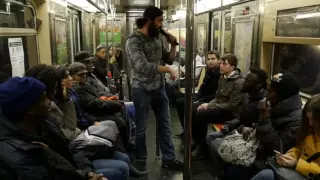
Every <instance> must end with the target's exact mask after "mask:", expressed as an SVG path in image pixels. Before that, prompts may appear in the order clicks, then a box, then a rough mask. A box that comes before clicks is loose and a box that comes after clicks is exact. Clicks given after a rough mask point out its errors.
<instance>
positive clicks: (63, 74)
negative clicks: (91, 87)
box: [54, 65, 99, 141]
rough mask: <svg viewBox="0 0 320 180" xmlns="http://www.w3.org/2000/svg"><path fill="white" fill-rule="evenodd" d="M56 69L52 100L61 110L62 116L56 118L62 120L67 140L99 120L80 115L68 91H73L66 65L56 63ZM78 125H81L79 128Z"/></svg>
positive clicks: (96, 123)
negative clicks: (56, 79)
mask: <svg viewBox="0 0 320 180" xmlns="http://www.w3.org/2000/svg"><path fill="white" fill-rule="evenodd" d="M56 71H57V75H58V77H59V81H60V83H59V84H58V85H57V91H56V95H55V98H54V102H55V104H56V105H57V106H58V108H59V109H60V110H61V111H62V112H63V118H58V119H57V120H59V119H61V120H62V121H61V122H60V124H61V127H62V132H63V133H64V135H65V136H66V138H67V139H68V140H70V141H72V140H73V139H75V138H76V137H77V136H78V135H79V134H80V132H81V130H83V129H86V128H88V127H89V126H91V125H98V124H99V122H98V121H97V119H96V118H94V117H90V115H88V116H87V117H88V119H89V120H90V122H89V121H88V120H87V119H84V117H83V116H82V117H81V115H82V114H80V113H81V111H80V112H79V110H78V109H77V108H76V104H75V102H74V98H71V97H70V93H69V92H70V91H73V90H72V78H71V76H70V75H69V72H68V70H67V67H66V66H59V65H58V66H57V67H56ZM79 116H80V117H79ZM78 127H81V129H80V128H78Z"/></svg>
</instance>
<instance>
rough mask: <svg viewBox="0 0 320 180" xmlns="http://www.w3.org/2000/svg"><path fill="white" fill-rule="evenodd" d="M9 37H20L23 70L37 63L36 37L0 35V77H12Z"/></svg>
mask: <svg viewBox="0 0 320 180" xmlns="http://www.w3.org/2000/svg"><path fill="white" fill-rule="evenodd" d="M9 38H21V39H22V44H23V52H24V70H27V69H29V67H31V66H34V65H36V64H37V63H38V57H37V49H36V47H37V46H36V37H35V36H21V37H7V36H6V37H0V57H1V61H0V72H1V75H0V76H1V77H0V78H3V76H6V77H7V78H9V77H12V66H11V59H10V53H9V45H8V41H9Z"/></svg>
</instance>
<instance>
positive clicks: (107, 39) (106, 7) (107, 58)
mask: <svg viewBox="0 0 320 180" xmlns="http://www.w3.org/2000/svg"><path fill="white" fill-rule="evenodd" d="M104 2H105V1H104ZM104 5H105V10H106V13H108V9H109V3H108V2H107V3H106V2H105V3H104ZM108 22H109V21H108V14H107V15H106V28H105V30H106V39H105V40H106V51H107V52H106V60H107V70H108V71H109V66H110V65H109V49H108V43H109V38H108V28H109V27H108ZM109 82H110V81H109ZM109 82H108V84H109ZM109 85H110V84H109ZM109 88H110V87H109Z"/></svg>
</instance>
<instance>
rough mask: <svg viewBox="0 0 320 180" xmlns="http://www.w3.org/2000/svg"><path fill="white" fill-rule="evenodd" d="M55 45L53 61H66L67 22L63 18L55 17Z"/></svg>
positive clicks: (60, 62)
mask: <svg viewBox="0 0 320 180" xmlns="http://www.w3.org/2000/svg"><path fill="white" fill-rule="evenodd" d="M54 25H55V46H56V51H55V52H52V53H53V56H54V58H53V62H55V63H57V64H66V63H68V45H67V31H66V28H67V23H66V21H65V20H63V19H58V18H56V19H55V24H54Z"/></svg>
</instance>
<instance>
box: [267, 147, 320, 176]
mask: <svg viewBox="0 0 320 180" xmlns="http://www.w3.org/2000/svg"><path fill="white" fill-rule="evenodd" d="M319 157H320V153H319V152H318V153H315V154H314V155H312V156H311V157H309V158H308V159H307V162H308V163H310V162H312V161H314V160H316V159H318V158H319ZM267 164H268V165H269V166H270V168H271V169H272V171H273V173H274V175H275V176H276V178H277V180H310V179H314V180H316V179H317V180H318V179H320V176H319V175H315V176H313V177H305V176H303V175H301V174H300V173H298V172H297V171H296V170H294V169H290V168H287V167H281V166H279V165H278V164H277V162H276V161H275V158H274V157H269V158H268V159H267Z"/></svg>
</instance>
